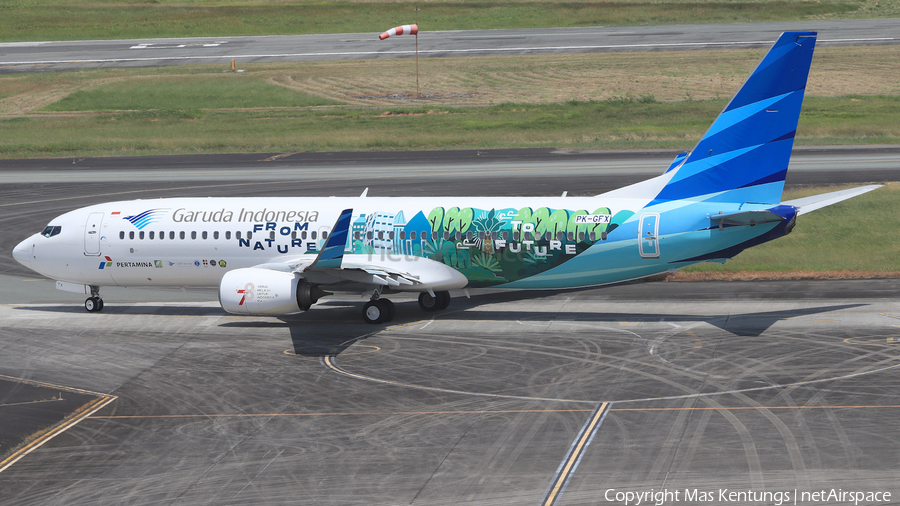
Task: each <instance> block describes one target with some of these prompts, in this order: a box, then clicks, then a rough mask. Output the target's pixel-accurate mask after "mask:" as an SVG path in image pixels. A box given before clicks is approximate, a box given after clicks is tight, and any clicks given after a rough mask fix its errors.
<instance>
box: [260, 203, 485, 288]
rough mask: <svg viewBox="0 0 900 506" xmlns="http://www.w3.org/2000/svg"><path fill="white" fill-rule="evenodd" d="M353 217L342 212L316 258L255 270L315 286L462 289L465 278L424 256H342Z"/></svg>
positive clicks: (283, 261)
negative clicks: (295, 275)
mask: <svg viewBox="0 0 900 506" xmlns="http://www.w3.org/2000/svg"><path fill="white" fill-rule="evenodd" d="M352 216H353V209H345V210H344V211H342V212H341V214H340V217H339V218H338V219H337V221H336V222H335V224H334V227H333V228H332V229H331V234H330V235H329V236H328V239H326V240H325V244H324V245H323V246H322V249H321V251H319V254H318V255H317V256H316V257H313V256H312V255H301V256H298V257H294V258H281V259H278V260H276V261H274V262H270V263H265V264H260V265H257V266H255V267H257V268H262V269H270V270H276V271H282V272H296V273H299V274H300V276H301V277H303V278H304V279H306V280H308V281H309V282H310V283H314V284H317V285H335V284H341V283H355V284H363V285H372V286H384V287H390V288H392V289H394V290H400V291H403V290H411V291H419V292H421V291H429V290H449V289H453V288H463V287H464V286H466V284H468V279H466V277H465V276H463V275H462V274H461V273H460V272H459V271H457V270H456V269H454V268H452V267H450V266H448V265H446V264H444V263H442V262H436V261H434V260H430V259H428V258H424V257H419V256H411V255H398V254H393V253H388V252H376V253H372V254H369V255H353V254H350V255H348V254H345V253H344V250H345V249H346V244H347V238H348V237H349V231H350V225H351V221H352V220H351V218H352Z"/></svg>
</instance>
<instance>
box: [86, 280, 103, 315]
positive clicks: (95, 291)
mask: <svg viewBox="0 0 900 506" xmlns="http://www.w3.org/2000/svg"><path fill="white" fill-rule="evenodd" d="M84 308H85V309H87V311H88V313H99V312H100V311H103V299H102V298H100V287H99V286H91V296H90V297H88V298H87V299H85V301H84Z"/></svg>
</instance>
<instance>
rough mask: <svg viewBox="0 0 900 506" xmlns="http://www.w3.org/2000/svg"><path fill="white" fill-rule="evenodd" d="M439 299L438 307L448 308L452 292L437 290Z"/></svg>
mask: <svg viewBox="0 0 900 506" xmlns="http://www.w3.org/2000/svg"><path fill="white" fill-rule="evenodd" d="M435 295H437V299H438V309H439V310H440V309H447V306H449V305H450V292H446V291H445V292H436V293H435Z"/></svg>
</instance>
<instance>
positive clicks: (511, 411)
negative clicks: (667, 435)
mask: <svg viewBox="0 0 900 506" xmlns="http://www.w3.org/2000/svg"><path fill="white" fill-rule="evenodd" d="M603 404H605V405H607V407H606V408H605V411H606V412H613V411H616V412H619V411H622V412H624V411H722V410H725V411H754V410H755V411H760V410H766V409H900V405H898V404H894V405H891V404H889V405H868V406H863V405H860V406H849V405H848V406H725V407H721V408H711V407H693V408H610V407H608V404H609V403H603ZM592 412H595V410H593V409H585V408H581V409H578V408H573V409H474V410H462V409H455V410H434V411H347V412H334V413H329V412H315V413H231V414H227V413H206V414H193V415H190V414H184V415H97V416H90V417H89V418H90V419H91V420H128V419H135V420H144V419H151V418H160V419H165V418H264V417H288V416H296V417H313V416H398V415H402V416H410V415H418V416H433V415H485V414H487V415H491V414H500V415H502V414H516V413H521V414H529V413H531V414H544V413H592ZM592 420H593V418H592ZM598 420H599V418H598Z"/></svg>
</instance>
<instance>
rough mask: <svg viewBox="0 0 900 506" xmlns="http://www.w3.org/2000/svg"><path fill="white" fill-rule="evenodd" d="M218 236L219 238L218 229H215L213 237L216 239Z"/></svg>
mask: <svg viewBox="0 0 900 506" xmlns="http://www.w3.org/2000/svg"><path fill="white" fill-rule="evenodd" d="M218 238H219V231H218V230H216V231H215V232H213V239H218Z"/></svg>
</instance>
